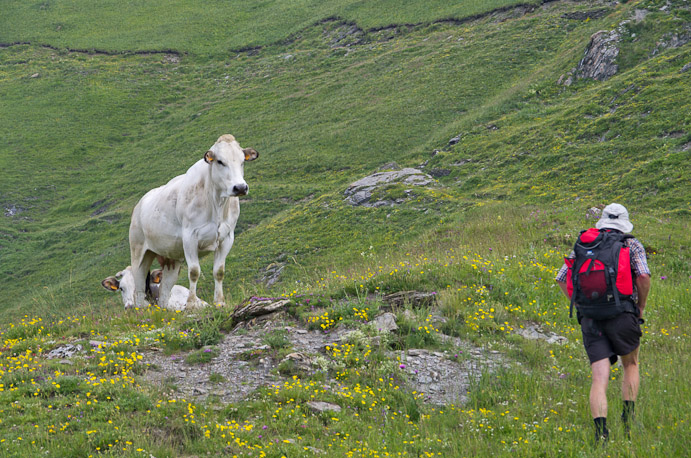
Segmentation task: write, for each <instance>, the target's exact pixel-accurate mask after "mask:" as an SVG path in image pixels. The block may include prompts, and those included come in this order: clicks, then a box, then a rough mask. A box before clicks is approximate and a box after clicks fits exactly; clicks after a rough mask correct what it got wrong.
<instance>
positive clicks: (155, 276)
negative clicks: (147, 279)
mask: <svg viewBox="0 0 691 458" xmlns="http://www.w3.org/2000/svg"><path fill="white" fill-rule="evenodd" d="M161 277H163V271H162V270H161V269H156V270H152V271H151V283H154V284H158V283H161Z"/></svg>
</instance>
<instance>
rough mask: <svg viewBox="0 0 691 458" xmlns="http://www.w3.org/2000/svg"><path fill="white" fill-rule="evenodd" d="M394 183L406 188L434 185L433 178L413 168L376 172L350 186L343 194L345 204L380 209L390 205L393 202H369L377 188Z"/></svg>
mask: <svg viewBox="0 0 691 458" xmlns="http://www.w3.org/2000/svg"><path fill="white" fill-rule="evenodd" d="M396 183H403V184H405V185H408V186H427V185H429V184H432V183H434V178H432V177H431V176H429V175H428V174H426V173H424V172H422V171H420V170H418V169H413V168H405V169H401V170H393V171H389V172H377V173H375V174H372V175H370V176H367V177H365V178H362V179H360V180H358V181H356V182H355V183H353V184H351V185H350V186H348V189H346V190H345V192H344V193H343V194H344V195H345V196H346V202H348V203H349V204H350V205H353V206H365V207H380V206H382V205H392V204H393V203H395V202H385V201H378V202H371V201H370V200H371V198H372V193H373V192H374V191H375V190H376V189H377V188H380V187H383V186H387V185H390V184H396Z"/></svg>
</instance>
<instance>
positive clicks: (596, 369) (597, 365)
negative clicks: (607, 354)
mask: <svg viewBox="0 0 691 458" xmlns="http://www.w3.org/2000/svg"><path fill="white" fill-rule="evenodd" d="M590 367H591V369H592V372H593V380H592V384H591V385H590V413H592V414H593V418H598V417H607V382H609V370H610V364H609V358H605V359H601V360H600V361H595V362H594V363H592V364H591V365H590Z"/></svg>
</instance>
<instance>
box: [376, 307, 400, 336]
mask: <svg viewBox="0 0 691 458" xmlns="http://www.w3.org/2000/svg"><path fill="white" fill-rule="evenodd" d="M372 324H374V327H375V328H377V329H378V330H379V331H380V332H393V331H396V330H398V326H397V325H396V315H394V314H393V313H391V312H386V313H383V314H381V315H379V316H378V317H376V318H375V319H374V320H372Z"/></svg>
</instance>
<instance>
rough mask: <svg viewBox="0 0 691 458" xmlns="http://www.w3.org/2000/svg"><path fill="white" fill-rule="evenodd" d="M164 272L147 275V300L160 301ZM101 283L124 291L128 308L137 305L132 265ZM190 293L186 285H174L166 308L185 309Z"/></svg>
mask: <svg viewBox="0 0 691 458" xmlns="http://www.w3.org/2000/svg"><path fill="white" fill-rule="evenodd" d="M162 273H163V271H162V270H161V269H156V270H154V271H152V272H151V274H150V275H147V276H146V300H147V302H148V303H150V304H154V303H158V297H159V294H158V293H159V285H160V282H161V276H162ZM101 285H103V287H104V288H105V289H107V290H108V291H112V292H115V291H120V293H122V302H123V303H124V304H125V308H126V309H127V308H130V307H134V306H135V302H134V276H133V275H132V267H130V266H127V268H126V269H125V270H122V271H120V272H118V273H116V274H115V276H111V277H108V278H106V279H104V280H103V281H102V282H101ZM189 294H190V290H188V289H187V288H185V287H184V286H181V285H174V286H173V288H172V289H171V292H170V298H169V299H168V305H167V306H166V308H167V309H168V310H184V309H185V305H186V304H187V297H188V296H189ZM201 302H202V305H204V306H207V305H209V304H207V303H206V302H204V301H201Z"/></svg>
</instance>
